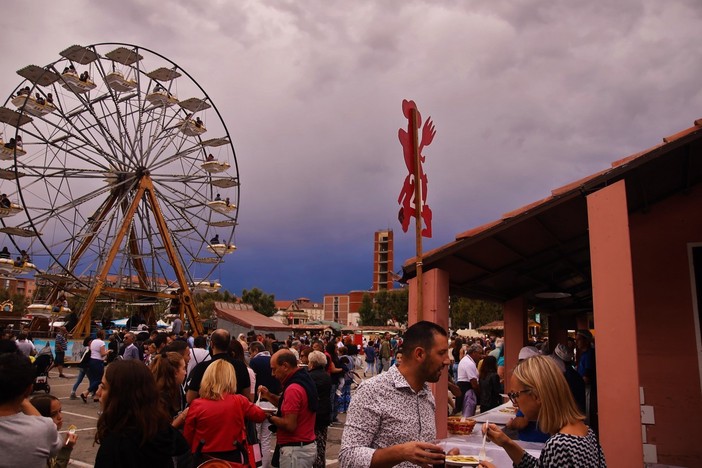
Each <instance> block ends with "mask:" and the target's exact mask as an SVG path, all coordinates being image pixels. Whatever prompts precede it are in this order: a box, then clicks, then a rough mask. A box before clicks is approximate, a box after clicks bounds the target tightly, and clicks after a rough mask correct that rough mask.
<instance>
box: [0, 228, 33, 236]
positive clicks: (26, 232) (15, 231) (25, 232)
mask: <svg viewBox="0 0 702 468" xmlns="http://www.w3.org/2000/svg"><path fill="white" fill-rule="evenodd" d="M0 232H3V233H5V234H10V235H13V236H20V237H36V235H37V233H36V232H34V231H33V230H32V229H25V228H20V227H11V226H6V227H4V228H0ZM39 235H41V233H39Z"/></svg>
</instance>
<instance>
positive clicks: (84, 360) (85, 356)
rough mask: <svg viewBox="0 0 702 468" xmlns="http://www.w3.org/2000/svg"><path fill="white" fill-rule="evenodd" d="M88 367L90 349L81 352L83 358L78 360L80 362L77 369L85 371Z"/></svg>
mask: <svg viewBox="0 0 702 468" xmlns="http://www.w3.org/2000/svg"><path fill="white" fill-rule="evenodd" d="M89 366H90V348H87V349H86V350H85V351H83V356H81V358H80V362H79V363H78V367H80V368H81V369H87V368H88V367H89Z"/></svg>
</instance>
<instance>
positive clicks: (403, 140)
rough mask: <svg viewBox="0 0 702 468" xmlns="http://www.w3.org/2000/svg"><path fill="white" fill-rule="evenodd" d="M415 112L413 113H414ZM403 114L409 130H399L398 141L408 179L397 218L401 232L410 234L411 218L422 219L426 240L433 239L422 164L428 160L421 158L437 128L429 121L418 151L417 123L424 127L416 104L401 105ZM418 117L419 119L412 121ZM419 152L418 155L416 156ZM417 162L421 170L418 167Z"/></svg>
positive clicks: (423, 130) (423, 131) (425, 178)
mask: <svg viewBox="0 0 702 468" xmlns="http://www.w3.org/2000/svg"><path fill="white" fill-rule="evenodd" d="M413 111H414V112H413ZM402 113H403V114H404V116H405V117H406V118H407V130H406V131H405V130H404V129H402V128H401V129H400V130H399V132H398V137H399V138H400V144H401V145H402V152H403V154H404V157H405V166H407V170H408V171H409V174H408V175H407V177H405V183H404V184H403V185H402V190H401V191H400V196H399V197H398V199H397V202H398V203H399V204H400V212H399V213H398V215H397V218H398V220H399V221H400V223H401V224H402V230H403V231H404V232H407V229H408V228H409V223H410V218H411V217H412V216H414V217H419V215H420V213H421V219H422V220H423V221H424V226H425V227H424V229H422V236H423V237H431V218H432V213H431V209H430V208H429V206H428V205H427V204H426V203H427V175H426V174H425V173H424V168H423V166H422V164H423V163H424V161H425V159H426V158H425V156H424V155H423V154H422V150H423V149H424V147H426V146H429V145H430V144H431V142H432V141H433V140H434V135H436V128H435V127H434V123H433V122H432V121H431V117H429V118H427V120H426V122H424V127H423V128H422V140H421V142H420V143H419V148H417V146H416V135H417V129H418V127H419V126H418V123H419V124H421V122H422V116H421V114H420V113H419V110H417V105H416V104H415V103H414V101H407V100H403V101H402ZM413 115H416V118H413ZM415 152H416V154H415ZM415 162H416V164H417V166H418V167H415ZM417 179H419V180H420V181H421V184H420V191H419V193H420V197H419V199H417V197H416V196H415V195H416V193H417V192H416V186H415V184H416V181H417Z"/></svg>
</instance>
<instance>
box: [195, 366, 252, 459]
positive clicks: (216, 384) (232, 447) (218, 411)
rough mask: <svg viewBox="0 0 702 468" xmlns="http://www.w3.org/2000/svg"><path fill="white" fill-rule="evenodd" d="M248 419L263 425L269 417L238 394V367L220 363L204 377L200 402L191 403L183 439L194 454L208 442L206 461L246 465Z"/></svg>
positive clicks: (204, 450)
mask: <svg viewBox="0 0 702 468" xmlns="http://www.w3.org/2000/svg"><path fill="white" fill-rule="evenodd" d="M245 419H249V420H251V421H254V422H257V423H260V422H263V420H264V419H266V414H265V413H264V412H263V410H262V409H261V408H259V407H258V406H256V405H254V404H253V403H251V401H249V399H248V398H246V397H245V396H243V395H237V394H236V373H235V371H234V366H232V365H231V364H230V363H229V362H227V361H226V360H224V359H218V360H216V361H214V362H213V363H212V364H210V366H209V367H208V368H207V370H206V371H205V374H204V375H203V377H202V384H201V386H200V398H196V399H195V400H193V401H192V402H191V403H190V408H189V410H188V415H187V417H186V419H185V429H184V430H183V435H184V436H185V439H186V440H187V441H188V444H190V448H191V450H192V451H193V453H195V452H196V451H197V449H198V444H199V443H200V441H201V440H204V441H205V444H204V446H203V447H202V449H201V451H202V454H203V455H204V456H205V458H207V457H208V456H209V457H214V458H220V459H223V460H227V461H233V462H239V463H244V461H245V457H244V456H243V453H245V452H246V424H245V421H244V420H245Z"/></svg>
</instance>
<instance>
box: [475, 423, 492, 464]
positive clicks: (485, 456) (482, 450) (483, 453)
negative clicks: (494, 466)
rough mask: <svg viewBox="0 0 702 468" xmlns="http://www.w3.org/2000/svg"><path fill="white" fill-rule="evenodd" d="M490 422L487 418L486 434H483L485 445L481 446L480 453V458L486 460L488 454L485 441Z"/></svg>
mask: <svg viewBox="0 0 702 468" xmlns="http://www.w3.org/2000/svg"><path fill="white" fill-rule="evenodd" d="M489 424H490V422H489V421H488V420H487V419H486V420H485V434H483V445H482V447H480V453H479V454H478V460H485V459H486V458H487V454H486V453H485V441H486V440H487V431H488V428H489V427H490V426H489Z"/></svg>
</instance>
